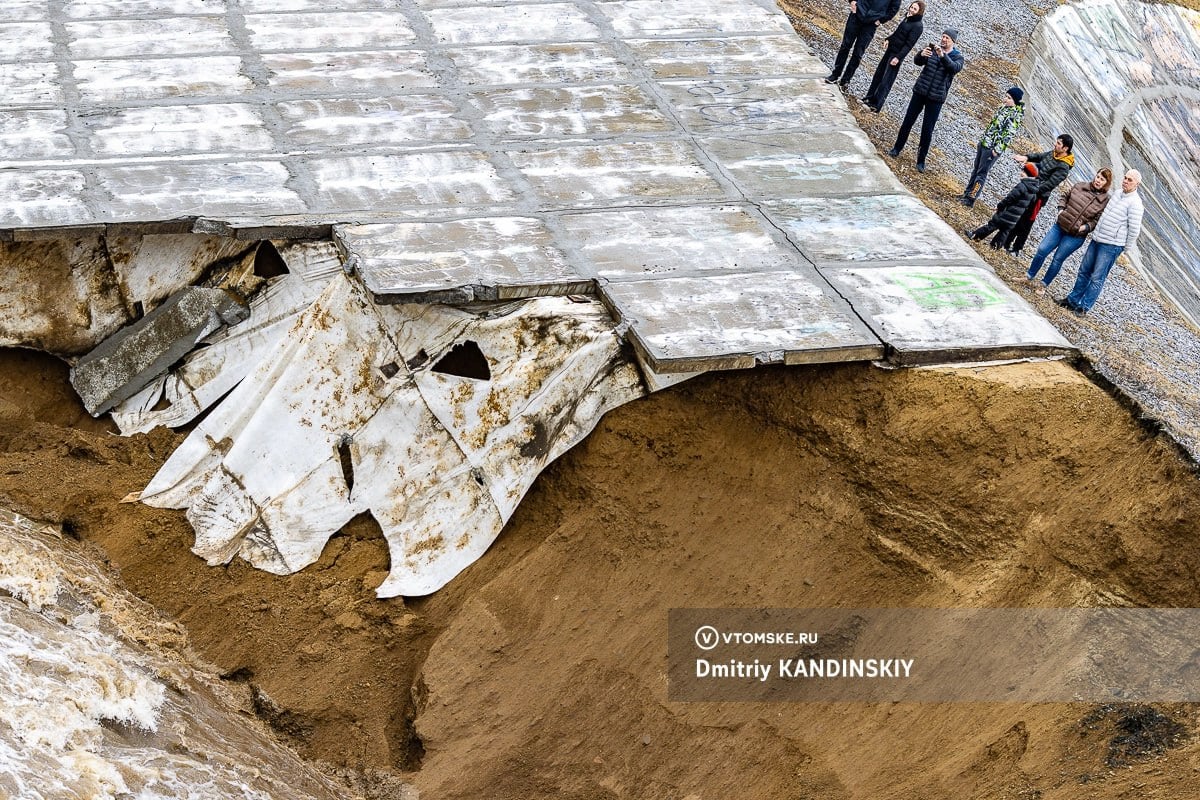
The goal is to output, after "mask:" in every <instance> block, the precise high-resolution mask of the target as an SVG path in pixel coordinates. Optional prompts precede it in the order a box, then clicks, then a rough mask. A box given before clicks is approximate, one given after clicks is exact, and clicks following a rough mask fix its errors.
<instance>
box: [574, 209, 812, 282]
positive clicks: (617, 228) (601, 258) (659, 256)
mask: <svg viewBox="0 0 1200 800" xmlns="http://www.w3.org/2000/svg"><path fill="white" fill-rule="evenodd" d="M558 223H559V226H560V227H561V229H562V230H563V231H564V233H565V235H566V238H567V240H568V241H569V242H570V247H571V250H572V252H574V253H575V254H576V255H577V263H578V265H579V271H580V273H581V274H583V275H587V276H589V277H598V278H602V279H604V280H606V281H628V280H636V281H644V280H645V279H646V278H650V277H681V276H698V275H705V274H721V273H736V274H743V275H744V274H746V273H749V272H751V271H754V272H759V271H762V272H767V271H776V270H781V269H793V268H795V267H797V266H798V265H799V264H801V263H803V259H801V258H800V256H799V254H798V253H796V251H795V250H794V249H792V248H790V247H787V246H785V245H781V244H780V242H778V241H776V240H775V239H773V238H772V237H771V236H770V235H769V233H768V231H767V230H766V228H767V226H766V225H765V224H764V223H763V220H762V218H761V217H758V216H755V215H754V214H752V213H751V211H750V208H749V207H748V206H688V207H686V208H658V209H628V210H622V211H598V212H591V213H571V214H563V215H561V216H560V217H559V218H558Z"/></svg>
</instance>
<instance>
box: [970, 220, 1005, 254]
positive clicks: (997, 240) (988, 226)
mask: <svg viewBox="0 0 1200 800" xmlns="http://www.w3.org/2000/svg"><path fill="white" fill-rule="evenodd" d="M992 231H995V232H996V235H995V236H994V237H992V247H994V248H996V249H997V250H999V249H1000V248H1001V247H1002V246H1003V245H1004V239H1005V237H1006V236H1008V228H1001V227H1000V226H999V225H997V224H996V223H995V222H994V221H992V220H990V219H989V220H988V221H987V222H986V223H984V224H983V225H982V226H980V227H978V228H976V229H975V230H973V231H971V238H972V239H974V240H976V241H979V240H981V239H986V238H987V237H988V234H989V233H991V232H992Z"/></svg>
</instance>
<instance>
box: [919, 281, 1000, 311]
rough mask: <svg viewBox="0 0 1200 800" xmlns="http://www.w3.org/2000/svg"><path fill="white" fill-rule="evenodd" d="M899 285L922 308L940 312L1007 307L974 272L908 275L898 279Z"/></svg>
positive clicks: (996, 293)
mask: <svg viewBox="0 0 1200 800" xmlns="http://www.w3.org/2000/svg"><path fill="white" fill-rule="evenodd" d="M896 283H898V284H899V285H900V286H902V287H903V288H904V291H905V292H907V293H908V296H909V297H911V298H912V299H913V300H915V301H916V302H917V304H918V305H919V306H921V307H922V308H925V309H928V310H930V311H939V310H941V309H946V308H985V307H987V306H995V305H1000V304H1002V303H1004V298H1003V297H1001V296H1000V294H999V293H998V292H997V291H996V290H995V289H993V288H992V287H991V286H988V285H987V284H986V283H984V282H983V281H982V280H980V278H979V276H978V275H976V274H975V273H971V272H954V271H943V272H937V273H928V272H909V273H905V274H903V275H898V276H897V277H896Z"/></svg>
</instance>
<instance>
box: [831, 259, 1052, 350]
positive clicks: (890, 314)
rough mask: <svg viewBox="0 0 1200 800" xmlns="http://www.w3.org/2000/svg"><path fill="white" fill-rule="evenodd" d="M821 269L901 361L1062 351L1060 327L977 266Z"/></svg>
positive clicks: (987, 271)
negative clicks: (1015, 298)
mask: <svg viewBox="0 0 1200 800" xmlns="http://www.w3.org/2000/svg"><path fill="white" fill-rule="evenodd" d="M821 274H822V275H824V276H825V278H826V279H828V280H829V282H830V283H832V284H833V286H834V287H835V288H837V290H838V292H839V293H840V294H841V295H842V296H844V297H845V298H846V299H847V300H848V301H849V302H850V304H851V305H853V306H854V309H855V311H856V312H857V313H859V314H861V315H862V317H863V319H864V320H866V322H867V324H868V325H870V326H871V329H872V330H873V331H875V333H876V334H877V335H878V336H879V338H880V339H882V340H883V341H885V342H887V343H888V346H889V348H890V349H891V356H890V358H891V360H892V361H894V362H896V363H898V364H902V365H914V364H930V363H946V362H953V361H971V360H975V361H979V360H998V359H1006V358H1019V357H1029V356H1038V355H1041V356H1052V355H1065V354H1067V353H1069V352H1071V350H1072V348H1071V346H1070V345H1069V344H1068V343H1067V342H1066V341H1065V340H1064V339H1063V338H1062V334H1060V333H1059V332H1058V329H1057V328H1055V327H1054V326H1053V325H1051V324H1050V323H1049V322H1048V321H1047V320H1046V319H1045V318H1044V317H1042V316H1041V315H1040V314H1038V313H1037V312H1036V311H1034V310H1033V309H1032V308H1030V307H1029V306H1027V305H1025V304H1024V303H1018V302H1014V297H1015V295H1014V293H1013V291H1012V290H1011V289H1009V288H1008V286H1007V285H1006V284H1005V283H1004V282H1003V281H1002V280H1000V279H999V278H997V277H996V276H995V274H993V273H992V272H991V271H990V270H987V269H982V268H980V267H970V266H968V267H962V266H958V267H935V266H903V267H845V268H834V269H823V270H821Z"/></svg>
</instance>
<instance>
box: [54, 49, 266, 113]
mask: <svg viewBox="0 0 1200 800" xmlns="http://www.w3.org/2000/svg"><path fill="white" fill-rule="evenodd" d="M241 68H242V60H241V59H240V58H238V57H237V56H188V57H181V58H136V59H127V60H120V61H77V62H75V70H74V77H75V82H76V85H77V86H78V89H79V97H80V99H81V100H82V101H83V102H85V103H88V104H90V105H96V106H104V105H109V104H114V103H127V102H131V101H136V100H165V99H167V98H172V97H187V98H198V97H237V96H240V95H244V94H247V93H248V92H250V91H251V90H253V88H254V83H253V81H251V80H250V78H248V77H247V76H245V75H243V74H242V72H241Z"/></svg>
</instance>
